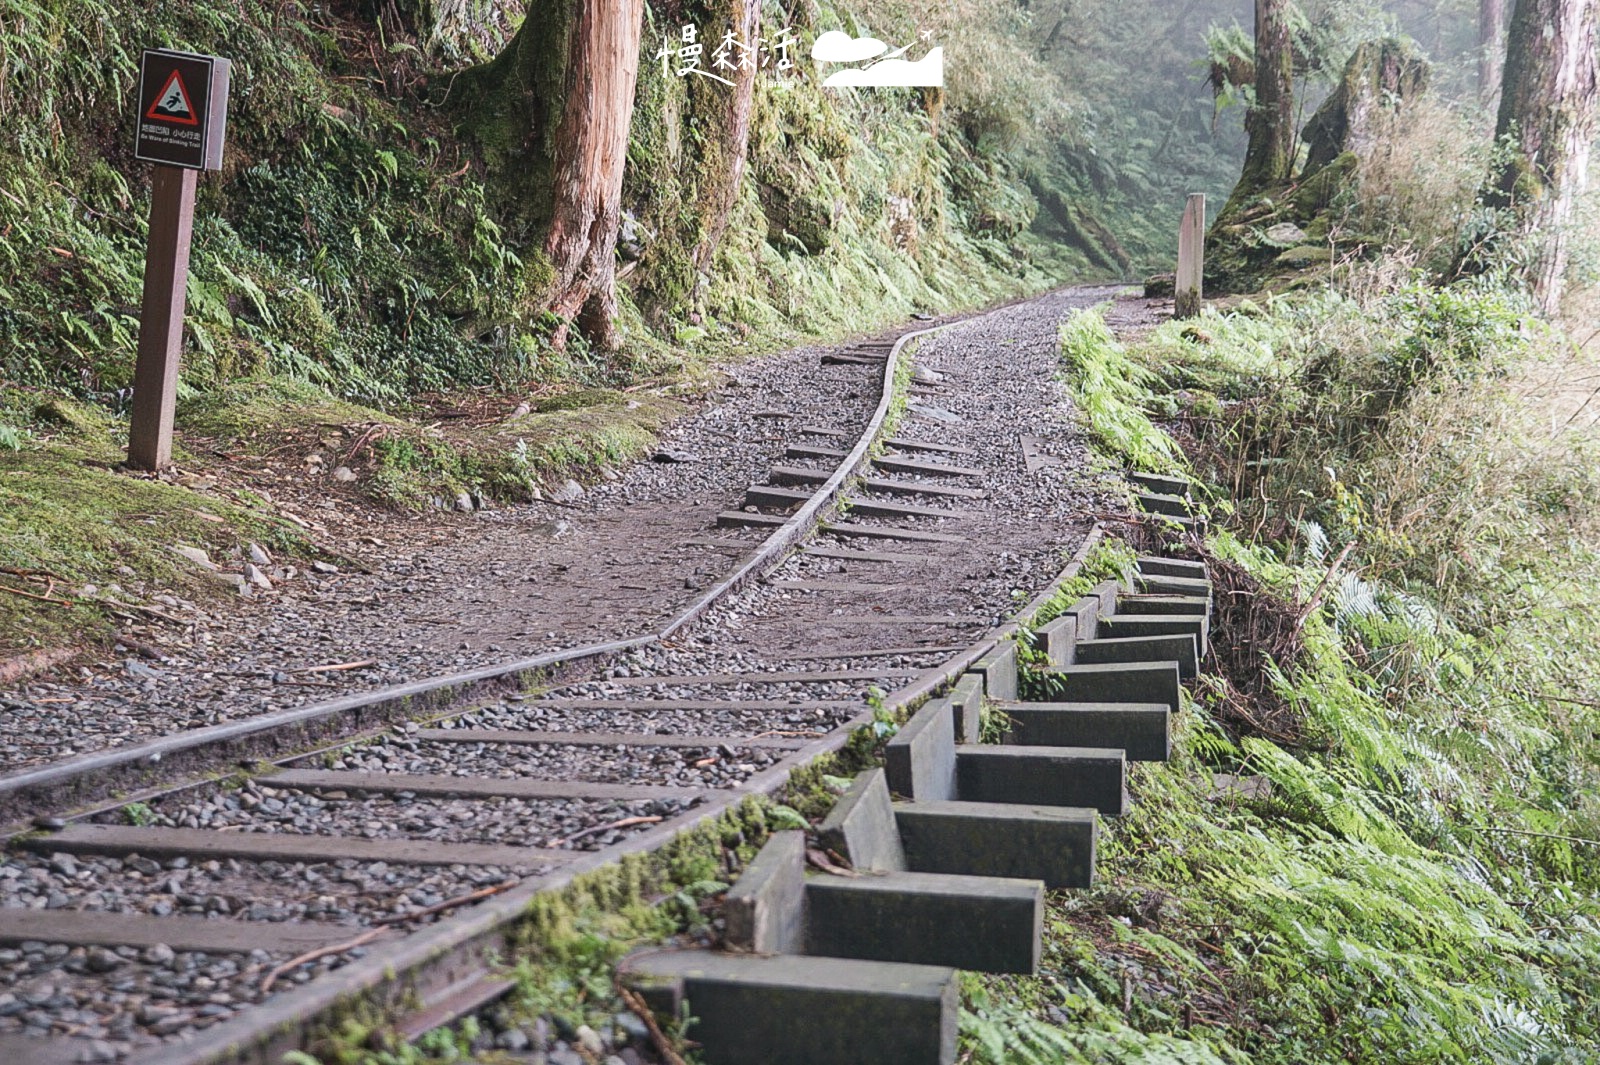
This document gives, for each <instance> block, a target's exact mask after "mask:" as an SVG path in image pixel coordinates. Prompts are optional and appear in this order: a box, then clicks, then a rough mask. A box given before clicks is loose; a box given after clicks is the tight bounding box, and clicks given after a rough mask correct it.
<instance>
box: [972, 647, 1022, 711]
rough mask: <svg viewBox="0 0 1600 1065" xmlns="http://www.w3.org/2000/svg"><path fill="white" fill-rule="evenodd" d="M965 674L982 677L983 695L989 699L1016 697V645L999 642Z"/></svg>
mask: <svg viewBox="0 0 1600 1065" xmlns="http://www.w3.org/2000/svg"><path fill="white" fill-rule="evenodd" d="M967 672H969V673H976V674H979V675H980V676H982V677H983V693H984V694H985V695H987V696H988V697H989V698H991V699H1015V698H1016V697H1017V645H1016V644H1014V643H1012V642H1011V641H1010V640H1001V641H1000V642H999V643H998V644H996V645H995V648H994V650H992V651H990V652H989V653H988V654H986V655H984V656H983V657H982V658H980V659H978V660H977V661H976V662H974V663H973V664H972V668H971V669H969V670H968V671H967Z"/></svg>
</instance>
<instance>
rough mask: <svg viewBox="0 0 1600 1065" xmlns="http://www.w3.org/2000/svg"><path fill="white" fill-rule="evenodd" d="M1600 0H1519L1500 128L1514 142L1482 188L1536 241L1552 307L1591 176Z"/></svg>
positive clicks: (1537, 267)
mask: <svg viewBox="0 0 1600 1065" xmlns="http://www.w3.org/2000/svg"><path fill="white" fill-rule="evenodd" d="M1597 21H1600V0H1516V7H1515V9H1514V10H1513V12H1512V15H1511V26H1510V28H1509V29H1508V30H1507V33H1506V64H1505V74H1504V76H1503V77H1502V79H1501V87H1500V110H1499V114H1498V117H1497V121H1496V123H1495V134H1496V137H1497V138H1499V139H1501V140H1503V141H1506V142H1508V144H1509V146H1510V151H1509V152H1507V153H1506V155H1505V157H1504V161H1503V162H1502V163H1501V164H1500V165H1499V166H1498V168H1497V170H1496V172H1495V173H1494V174H1492V175H1491V176H1490V180H1489V183H1488V186H1487V187H1486V188H1485V190H1484V195H1483V200H1484V202H1485V203H1486V204H1487V205H1489V206H1491V207H1496V208H1501V209H1505V210H1509V211H1511V212H1512V213H1513V215H1514V217H1515V219H1516V230H1517V232H1518V234H1519V235H1520V236H1522V237H1523V238H1525V239H1527V240H1528V241H1530V242H1531V243H1532V245H1533V247H1532V254H1531V256H1529V258H1528V265H1527V267H1526V276H1527V281H1528V286H1529V288H1530V289H1531V290H1532V292H1533V294H1534V297H1535V298H1536V299H1537V300H1538V301H1539V304H1540V306H1542V307H1543V308H1544V309H1545V310H1546V311H1547V312H1548V311H1554V310H1555V309H1556V307H1557V305H1558V303H1559V301H1560V298H1561V279H1562V275H1563V273H1565V271H1566V265H1567V225H1568V223H1569V222H1570V221H1571V219H1572V212H1573V208H1574V206H1575V205H1576V202H1577V198H1578V195H1579V193H1581V192H1582V191H1583V187H1584V184H1585V182H1586V180H1587V177H1588V169H1589V146H1590V144H1591V143H1593V141H1594V138H1595V131H1596V124H1595V120H1596V91H1597V88H1600V71H1597V59H1596V55H1595V45H1596V27H1597Z"/></svg>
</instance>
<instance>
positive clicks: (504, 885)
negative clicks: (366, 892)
mask: <svg viewBox="0 0 1600 1065" xmlns="http://www.w3.org/2000/svg"><path fill="white" fill-rule="evenodd" d="M519 883H521V881H519V880H516V879H511V880H502V881H500V883H498V884H491V885H490V886H489V887H486V888H479V889H478V890H477V891H471V892H468V893H467V894H465V895H457V896H456V897H455V898H453V899H445V900H444V901H443V902H439V903H435V904H434V905H432V906H428V907H426V908H424V909H420V910H416V911H414V912H412V913H395V914H390V915H389V916H388V917H379V918H378V919H377V920H376V921H375V922H373V923H374V924H383V925H389V924H403V923H405V922H406V921H414V920H416V919H417V918H418V917H431V916H433V915H434V914H436V913H444V912H445V911H446V910H453V909H455V908H456V907H457V906H465V905H467V904H468V903H469V902H477V901H478V900H480V899H487V898H490V897H491V896H494V895H498V894H500V893H501V892H502V891H510V890H511V889H512V888H514V887H516V886H517V885H518V884H519Z"/></svg>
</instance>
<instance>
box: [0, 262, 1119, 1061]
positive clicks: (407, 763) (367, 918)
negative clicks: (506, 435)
mask: <svg viewBox="0 0 1600 1065" xmlns="http://www.w3.org/2000/svg"><path fill="white" fill-rule="evenodd" d="M1093 295H1095V294H1094V293H1091V294H1088V295H1087V296H1086V298H1090V299H1092V298H1093ZM939 328H945V327H939ZM928 332H931V330H920V329H919V330H914V331H907V332H904V333H902V334H901V335H899V336H896V337H893V338H890V339H886V340H880V341H875V342H869V343H867V344H862V345H856V346H854V347H851V348H847V349H844V350H842V351H839V352H833V353H830V354H829V355H828V356H826V357H825V361H826V362H828V363H829V364H831V365H832V366H835V367H841V368H848V369H850V370H853V371H856V372H859V373H860V374H862V375H863V377H864V378H865V379H867V380H870V381H872V382H873V383H874V384H875V386H876V387H878V388H879V389H880V390H881V392H880V400H879V402H878V404H877V407H876V409H875V411H874V413H873V415H872V417H871V418H870V419H869V421H868V423H867V425H866V427H865V430H864V431H856V430H853V429H849V428H842V427H839V426H835V425H829V424H821V423H816V424H812V423H804V424H798V425H795V426H793V427H792V431H790V432H789V433H787V434H786V435H787V436H788V437H789V443H788V445H787V447H786V448H785V449H784V454H783V455H782V456H781V458H780V459H779V461H777V462H775V463H774V464H773V466H772V468H771V470H770V474H769V476H768V477H767V478H766V481H765V483H762V484H752V485H751V486H750V487H749V489H748V490H747V492H746V494H745V496H744V498H743V499H742V500H741V501H740V503H741V505H740V506H739V507H737V508H736V509H728V510H724V511H722V512H721V513H719V514H717V515H716V516H715V528H714V530H713V531H711V532H710V533H708V537H709V538H710V539H711V540H714V541H716V542H720V543H723V544H725V545H726V546H727V548H728V549H729V550H730V551H731V552H744V551H748V550H749V548H750V547H751V546H752V543H751V541H750V540H749V539H748V538H749V537H752V536H754V537H760V538H761V539H760V543H759V547H757V548H756V549H755V550H754V551H752V552H750V553H749V554H748V555H747V557H746V558H745V559H744V561H743V562H741V563H740V564H739V565H737V566H736V567H734V568H733V569H732V570H731V571H730V572H729V573H727V575H726V576H725V577H724V578H723V579H722V580H721V581H719V582H717V583H716V585H715V586H714V587H712V588H710V589H709V590H707V591H706V592H704V593H703V594H702V595H701V596H700V597H699V598H698V599H696V600H695V601H694V602H693V603H691V604H689V606H688V607H687V608H686V609H684V610H683V611H681V612H680V613H679V614H678V616H676V617H675V618H673V619H672V620H671V621H670V623H668V624H667V625H665V626H664V627H662V629H661V631H659V632H655V633H649V634H645V635H641V636H637V637H632V638H628V639H622V640H616V641H611V642H607V643H602V644H595V645H591V646H587V647H582V648H576V649H573V650H571V651H567V652H559V653H553V654H547V655H542V656H538V657H536V658H531V659H527V660H524V661H519V662H512V663H507V664H505V665H503V666H499V667H493V668H486V669H480V670H477V671H474V672H472V673H467V674H461V675H456V676H449V677H442V678H438V679H435V680H430V681H426V682H421V683H416V684H411V685H407V686H404V687H402V688H398V689H389V690H384V691H380V692H375V693H369V694H364V695H356V696H350V697H346V698H344V699H340V700H336V701H333V702H329V703H325V704H321V705H313V706H308V707H302V708H296V709H293V710H286V711H280V712H277V713H275V714H271V715H268V716H266V717H264V718H260V719H252V720H246V721H241V722H235V723H230V724H227V725H221V726H216V727H213V728H209V729H202V730H197V731H194V732H190V733H186V734H182V735H177V736H171V737H163V738H161V739H157V740H151V741H148V742H146V743H143V744H136V745H133V746H130V747H128V748H123V749H118V750H114V751H109V752H103V753H99V754H96V755H91V756H88V757H85V758H80V759H76V760H73V761H71V762H68V763H64V764H56V765H49V766H44V767H37V768H33V769H30V770H28V771H26V772H23V773H20V774H13V775H11V776H8V777H5V778H0V811H3V813H4V814H5V815H6V816H8V817H10V818H12V819H13V820H14V821H17V822H19V823H18V824H16V825H15V826H14V827H13V829H12V832H11V836H10V844H11V850H10V852H9V854H8V857H7V860H6V862H5V864H4V866H3V867H0V877H3V878H4V879H5V880H7V881H9V882H10V888H9V894H8V896H7V898H6V905H5V906H3V907H0V970H3V971H6V972H7V974H8V982H7V990H4V991H0V1050H4V1051H5V1052H6V1053H7V1054H8V1055H9V1056H10V1057H12V1058H14V1059H16V1060H22V1061H41V1062H50V1061H56V1060H60V1061H76V1060H124V1059H131V1060H138V1061H149V1062H162V1063H195V1065H199V1063H202V1062H222V1061H275V1060H277V1057H278V1056H279V1055H280V1054H281V1052H283V1051H284V1050H287V1049H293V1048H297V1047H300V1046H303V1045H306V1043H307V1042H308V1040H309V1039H311V1037H312V1036H313V1034H314V1032H315V1030H316V1027H317V1025H318V1023H319V1022H320V1021H321V1019H322V1018H325V1017H326V1016H328V1015H329V1014H330V1012H331V1011H333V1010H335V1009H336V1008H338V1007H340V1006H341V1005H347V1004H348V1003H349V1002H350V1001H351V1000H352V999H353V998H355V997H358V996H360V997H364V998H366V999H367V1000H369V1001H371V1002H374V1003H379V1004H382V1005H384V1006H386V1007H388V1008H390V1009H391V1010H394V1011H396V1015H397V1017H398V1019H397V1020H396V1022H395V1027H396V1031H398V1032H399V1033H401V1034H403V1035H413V1034H416V1033H418V1032H420V1031H423V1030H425V1029H427V1028H429V1027H433V1026H436V1025H438V1024H441V1023H446V1022H448V1021H449V1020H451V1019H452V1018H454V1017H457V1016H460V1015H463V1014H465V1013H467V1012H470V1011H472V1010H474V1009H476V1008H479V1007H480V1006H482V1005H483V1004H484V1003H486V1002H489V1001H492V1000H493V999H494V998H495V997H496V996H498V995H500V994H502V993H504V991H505V989H506V986H507V984H506V981H505V980H503V979H501V978H500V977H499V976H497V975H496V974H495V973H494V971H493V970H492V969H491V968H490V967H489V966H488V964H487V963H486V962H485V961H484V958H485V955H486V954H488V953H492V952H495V951H496V950H497V949H498V948H499V947H501V946H502V944H503V941H504V938H505V936H506V935H507V930H508V929H509V928H511V927H512V926H513V924H514V922H515V920H516V918H517V917H518V916H519V915H520V914H521V913H522V912H523V909H524V907H525V906H526V904H527V902H528V900H529V899H531V898H533V897H534V896H536V895H537V894H539V893H541V892H546V891H551V890H555V889H558V888H560V887H562V886H563V885H566V884H569V883H571V882H572V880H573V879H574V878H576V877H578V876H580V875H581V874H583V873H585V872H588V871H590V870H593V869H596V868H599V867H600V866H602V865H604V864H606V863H608V862H611V861H614V860H617V859H619V858H620V857H622V856H624V855H626V854H631V853H639V852H643V851H648V850H651V849H653V848H655V847H658V846H660V845H662V844H663V843H664V842H665V841H667V840H669V839H671V838H672V837H673V836H674V835H675V834H676V833H678V832H680V831H682V830H684V829H686V828H689V827H691V826H693V825H696V824H699V823H702V822H705V821H707V820H708V819H711V818H714V817H716V816H718V815H719V814H721V813H722V812H725V811H727V810H728V809H730V808H731V807H732V806H734V805H736V804H737V803H738V802H740V801H742V800H743V799H744V798H745V797H747V796H749V795H752V794H762V793H768V792H770V791H772V790H774V789H775V788H777V787H778V786H780V785H781V783H782V782H783V781H784V780H785V779H787V776H788V774H789V773H790V772H791V771H792V770H793V769H794V768H795V767H797V766H799V765H802V764H805V763H806V762H808V761H810V760H812V759H814V758H815V757H817V756H818V755H820V754H822V753H824V752H826V751H829V750H832V749H836V748H837V747H839V746H841V745H842V744H843V743H844V742H846V740H847V739H848V737H849V736H850V734H851V732H852V731H853V729H854V728H855V727H857V726H859V725H861V724H862V723H863V722H864V721H868V720H870V719H871V715H872V709H871V707H872V705H873V704H874V703H876V702H879V701H882V702H883V703H886V704H887V705H889V706H890V707H896V706H905V705H909V704H911V703H912V702H913V701H915V700H918V699H920V698H922V697H924V696H927V695H929V694H932V693H933V692H934V691H936V690H938V689H940V688H942V687H944V686H947V685H948V684H949V683H951V682H952V681H953V680H954V679H955V678H956V677H958V676H959V675H960V674H961V673H962V672H963V671H964V670H966V669H967V668H968V667H970V666H972V665H973V663H974V662H978V661H980V660H981V659H982V657H983V655H984V654H985V653H987V652H988V651H989V650H990V649H991V648H992V647H993V646H994V645H995V642H996V640H998V639H1002V638H1003V637H1004V636H1005V635H1006V634H1007V632H1008V631H1009V630H1007V629H1006V628H1005V627H1004V626H998V627H997V624H996V623H997V621H998V620H999V617H1000V615H1001V614H1004V613H1009V611H1007V610H993V609H991V610H988V611H982V610H979V611H976V612H974V611H973V610H971V609H970V608H969V609H966V610H962V609H959V608H958V607H957V604H959V603H962V602H963V601H964V598H965V597H964V594H963V592H962V591H961V590H960V589H947V591H948V593H949V594H947V595H944V596H943V598H935V599H933V600H930V598H929V592H928V590H927V588H928V585H929V583H930V582H934V583H937V581H938V579H939V575H941V574H945V575H947V576H948V575H950V574H954V573H959V572H962V571H963V569H962V568H963V567H967V568H968V569H971V570H972V572H973V573H974V574H976V576H975V577H974V582H975V585H974V586H982V585H983V582H984V581H985V580H987V581H989V582H990V583H993V582H994V580H996V579H998V580H1004V581H1010V582H1014V581H1016V580H1017V579H1018V576H1017V574H1015V573H1013V572H1012V569H1015V568H1016V566H1017V565H1018V563H1017V559H1016V557H1015V555H1016V553H1014V552H1012V553H1008V552H1001V554H1002V556H1005V557H1009V558H1010V561H1009V562H1008V563H1006V565H1009V566H1011V567H1012V569H1007V568H1006V565H1002V566H995V565H994V564H993V563H992V562H988V563H986V562H984V561H983V560H984V559H985V558H986V557H988V555H989V554H992V549H993V548H994V547H995V546H996V544H998V543H1006V542H1010V541H1007V540H1006V536H1011V537H1012V538H1013V539H1015V537H1016V535H1017V533H1016V530H1015V529H1013V528H1011V523H1010V521H1009V518H1005V519H1002V518H999V517H996V516H995V515H994V514H993V513H990V514H989V515H988V516H985V513H984V512H983V508H985V507H989V508H990V509H991V510H993V509H994V507H996V506H997V505H998V504H997V503H996V501H995V500H993V499H992V498H991V495H992V494H993V493H994V492H995V489H996V484H995V483H993V477H994V474H995V470H996V465H997V462H998V459H997V457H996V456H997V455H998V454H999V453H998V452H997V451H996V450H995V448H994V447H993V445H992V441H990V442H989V443H987V444H986V443H984V441H983V440H969V441H967V442H962V438H963V435H964V434H965V435H968V436H971V435H972V434H973V433H974V432H977V426H976V421H977V420H976V419H971V418H968V419H964V418H963V417H962V416H960V415H959V414H957V413H954V412H953V411H951V410H950V409H947V407H948V406H955V405H958V404H955V403H952V402H950V401H951V400H955V399H958V398H959V385H958V384H951V383H949V382H948V381H945V380H941V379H940V377H939V375H938V374H936V373H929V372H923V373H920V374H919V375H918V377H917V379H915V380H914V381H913V384H912V385H911V389H910V391H911V395H910V408H909V414H908V416H907V417H906V418H905V419H904V422H903V424H901V425H899V426H896V427H895V428H894V430H893V433H892V434H886V433H884V432H883V429H884V425H885V421H886V418H887V417H888V415H889V412H890V408H891V405H892V402H893V399H894V397H893V395H892V389H891V385H892V382H893V381H894V380H895V375H896V371H897V368H898V367H899V365H900V362H901V360H902V358H903V357H904V354H905V351H906V348H907V346H908V345H909V344H910V343H911V342H913V341H915V340H917V339H918V338H919V337H922V336H924V335H926V334H927V333H928ZM940 403H944V404H946V405H945V406H939V405H938V404H940ZM978 435H979V436H981V435H982V434H981V433H979V434H978ZM1036 457H1037V451H1035V453H1034V454H1030V455H1029V456H1028V460H1027V467H1028V469H1029V470H1030V471H1031V470H1033V469H1034V460H1035V458H1036ZM1006 461H1008V462H1009V461H1010V460H1009V459H1006ZM1006 491H1008V492H1011V493H1012V494H1014V493H1015V491H1016V487H1015V486H1011V487H1010V488H1008V489H1006ZM1087 531H1088V530H1087V529H1086V528H1085V529H1082V530H1080V532H1082V533H1087ZM1080 553H1081V552H1080ZM975 560H976V561H975ZM1029 564H1030V565H1031V563H1029ZM985 566H987V567H988V569H984V567H985ZM1024 573H1026V570H1025V569H1024ZM997 575H998V576H997ZM1044 576H1045V574H1044V573H1042V572H1035V573H1033V574H1032V577H1033V579H1032V580H1031V581H1030V583H1032V584H1035V585H1036V584H1038V583H1042V580H1043V578H1044ZM991 598H992V597H991ZM241 763H247V765H241ZM223 769H226V770H227V772H226V774H225V775H222V776H221V777H220V779H219V770H223ZM27 819H31V825H29V824H24V823H22V822H23V821H25V820H27ZM402 1002H403V1003H404V1004H405V1006H404V1008H402V1007H401V1003H402Z"/></svg>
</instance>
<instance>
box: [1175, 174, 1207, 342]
mask: <svg viewBox="0 0 1600 1065" xmlns="http://www.w3.org/2000/svg"><path fill="white" fill-rule="evenodd" d="M1205 247H1206V195H1205V193H1203V192H1191V193H1189V200H1188V202H1187V203H1185V204H1184V205H1183V222H1182V223H1181V224H1180V225H1179V227H1178V275H1177V278H1176V279H1175V280H1174V282H1173V289H1172V302H1173V310H1172V316H1173V317H1174V318H1193V317H1194V316H1195V315H1197V314H1199V313H1200V296H1201V293H1202V289H1203V287H1204V284H1205V257H1206V252H1205Z"/></svg>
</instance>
